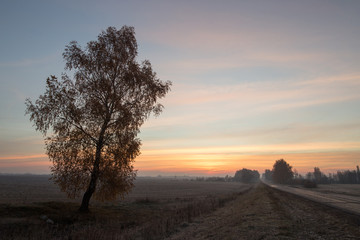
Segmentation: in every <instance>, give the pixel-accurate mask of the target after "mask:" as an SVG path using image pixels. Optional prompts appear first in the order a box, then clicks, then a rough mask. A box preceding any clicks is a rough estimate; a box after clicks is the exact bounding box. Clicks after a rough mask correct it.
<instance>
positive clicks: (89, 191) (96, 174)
mask: <svg viewBox="0 0 360 240" xmlns="http://www.w3.org/2000/svg"><path fill="white" fill-rule="evenodd" d="M109 121H110V115H108V116H107V118H106V120H105V122H104V124H103V125H102V127H101V131H100V135H99V139H98V141H97V143H96V153H95V161H94V167H93V171H92V172H91V179H90V183H89V187H88V188H87V190H86V192H85V193H84V196H83V199H82V202H81V206H80V208H79V211H80V212H88V211H89V202H90V198H91V196H92V195H93V193H94V192H95V189H96V183H97V180H98V178H99V171H100V170H99V169H100V158H101V151H102V148H103V145H104V135H105V131H106V128H107V125H108V123H109Z"/></svg>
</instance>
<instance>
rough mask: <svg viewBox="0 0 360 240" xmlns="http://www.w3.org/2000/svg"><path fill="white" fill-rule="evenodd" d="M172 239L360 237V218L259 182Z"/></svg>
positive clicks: (176, 233)
mask: <svg viewBox="0 0 360 240" xmlns="http://www.w3.org/2000/svg"><path fill="white" fill-rule="evenodd" d="M169 239H172V240H175V239H360V229H359V219H358V218H356V217H353V216H349V215H347V214H346V213H343V212H341V211H339V210H335V209H331V208H329V207H326V206H323V205H320V204H317V203H314V202H311V201H308V200H305V199H302V198H299V197H297V196H294V195H291V194H288V193H284V192H280V191H278V190H275V189H271V188H269V187H267V186H266V185H264V184H262V183H259V184H258V185H257V186H256V187H254V188H253V189H252V190H251V191H249V192H247V193H246V194H243V195H240V196H239V197H238V198H237V199H236V200H235V201H232V202H229V203H228V204H227V205H226V206H225V207H223V208H220V209H218V210H217V211H215V212H213V213H211V214H208V215H204V216H202V217H199V218H196V219H194V220H193V222H192V223H189V224H188V225H184V226H182V227H180V228H178V231H177V232H175V233H174V234H173V235H172V236H170V237H169Z"/></svg>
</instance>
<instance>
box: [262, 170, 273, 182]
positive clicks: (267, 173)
mask: <svg viewBox="0 0 360 240" xmlns="http://www.w3.org/2000/svg"><path fill="white" fill-rule="evenodd" d="M272 175H273V172H272V171H271V170H270V169H265V172H264V173H263V178H264V179H265V180H268V181H272Z"/></svg>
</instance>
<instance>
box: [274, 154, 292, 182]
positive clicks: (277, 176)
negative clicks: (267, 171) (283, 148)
mask: <svg viewBox="0 0 360 240" xmlns="http://www.w3.org/2000/svg"><path fill="white" fill-rule="evenodd" d="M291 169H292V166H290V165H289V164H288V163H287V162H286V161H285V160H284V159H280V160H277V161H276V162H275V164H274V166H273V170H272V172H273V174H272V178H273V181H274V182H276V183H281V184H284V183H288V182H290V180H291V179H292V178H293V171H292V170H291Z"/></svg>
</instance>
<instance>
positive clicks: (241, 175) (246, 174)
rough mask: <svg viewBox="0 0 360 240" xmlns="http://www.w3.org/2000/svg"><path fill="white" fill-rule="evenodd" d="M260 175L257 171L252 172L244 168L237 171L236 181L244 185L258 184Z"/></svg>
mask: <svg viewBox="0 0 360 240" xmlns="http://www.w3.org/2000/svg"><path fill="white" fill-rule="evenodd" d="M259 178H260V174H259V172H258V171H256V170H250V169H246V168H243V169H241V170H238V171H236V173H235V176H234V180H235V181H238V182H243V183H250V182H257V181H259Z"/></svg>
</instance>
